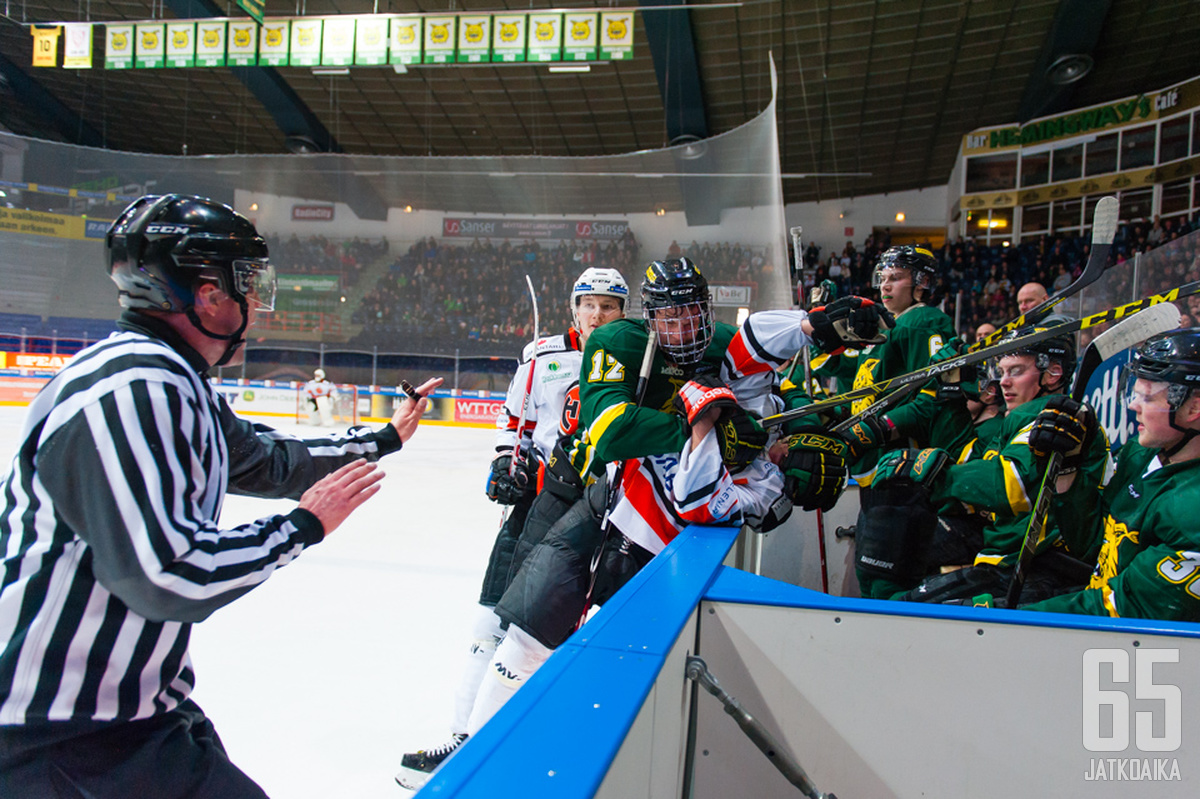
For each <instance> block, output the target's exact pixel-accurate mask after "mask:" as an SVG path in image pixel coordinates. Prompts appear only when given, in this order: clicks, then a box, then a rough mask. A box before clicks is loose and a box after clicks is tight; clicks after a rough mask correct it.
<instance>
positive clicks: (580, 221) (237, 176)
mask: <svg viewBox="0 0 1200 799" xmlns="http://www.w3.org/2000/svg"><path fill="white" fill-rule="evenodd" d="M0 155H2V156H3V164H2V166H3V171H2V173H0V174H2V175H3V177H4V181H0V189H3V191H4V192H5V196H3V197H0V206H3V205H7V206H8V207H7V208H5V207H0V269H3V270H4V274H5V275H6V278H7V279H6V280H5V281H4V282H3V284H2V285H0V333H9V334H12V335H13V336H19V335H20V334H21V332H22V330H24V332H25V334H26V335H28V336H38V335H41V336H50V335H52V331H57V332H56V333H53V335H55V336H56V337H57V339H65V338H68V337H70V338H74V339H77V340H83V339H90V340H93V341H94V340H95V339H96V338H97V337H100V336H103V335H106V334H107V332H109V331H111V330H112V329H113V328H112V321H113V320H114V319H115V318H116V316H117V314H118V308H117V293H116V288H115V286H114V285H113V284H112V283H111V281H110V280H109V279H108V276H107V273H106V269H105V251H104V246H103V242H104V234H105V231H106V229H107V226H108V224H109V223H110V222H111V220H113V219H114V218H115V217H116V216H117V215H118V214H119V213H120V212H121V210H122V209H123V208H124V207H125V206H126V205H127V204H128V203H129V202H130V201H131V200H132V199H134V198H135V197H137V196H140V195H142V194H144V193H154V194H162V193H167V192H180V193H191V194H199V195H203V196H207V197H211V198H213V199H216V200H219V201H221V202H225V203H228V204H230V205H232V206H233V207H234V208H236V209H237V210H238V211H240V212H241V213H243V214H245V215H246V216H247V217H249V218H250V219H251V220H252V221H253V222H254V223H255V225H256V226H257V228H258V229H259V231H260V233H262V234H263V236H264V237H265V238H266V239H267V242H268V245H269V248H270V260H271V263H272V264H273V265H274V267H275V271H276V273H277V278H278V286H279V295H278V298H277V300H276V303H275V308H276V310H275V312H274V313H273V314H270V315H269V316H265V317H263V318H260V319H259V321H258V325H257V327H256V328H255V329H254V330H253V331H251V332H250V345H249V346H248V348H247V353H248V364H247V366H246V367H245V369H244V371H243V370H241V368H240V367H239V368H238V369H237V370H236V371H235V372H234V373H233V374H229V372H230V370H228V369H227V370H224V372H225V373H226V374H225V376H232V377H240V376H245V377H248V378H267V379H301V380H303V379H307V376H308V375H309V374H311V371H312V369H313V368H314V367H315V366H316V365H317V364H318V363H322V364H324V366H325V368H326V370H327V371H329V373H330V379H333V380H335V381H336V382H351V383H359V384H390V385H395V381H396V380H397V379H398V378H399V376H400V375H401V373H402V372H403V374H404V376H406V377H408V378H409V379H410V380H412V381H413V382H417V381H418V380H420V379H422V378H423V377H425V376H428V375H432V374H444V375H446V376H447V378H448V379H447V383H448V384H449V385H450V386H457V387H458V388H460V389H496V390H500V389H503V387H504V385H505V383H506V382H507V379H508V377H507V375H508V374H510V373H511V371H512V370H513V368H514V365H515V359H516V358H517V357H518V355H519V354H520V352H521V349H522V347H523V346H524V344H526V343H527V342H528V341H529V340H530V339H531V338H533V337H534V333H535V331H534V330H533V329H532V327H533V325H532V318H533V307H532V302H531V299H530V296H529V292H528V290H527V288H526V282H525V276H526V275H527V274H528V275H529V276H530V277H531V278H532V279H533V284H534V286H535V287H536V292H537V301H538V305H539V312H540V328H541V331H540V332H542V333H545V334H553V333H561V332H564V331H565V330H566V329H567V327H568V326H569V325H570V323H571V305H570V294H571V287H572V284H573V281H574V279H575V278H576V277H577V276H578V275H579V274H580V273H581V272H582V271H583V270H584V269H586V268H587V267H590V266H607V267H615V268H616V269H619V270H620V271H621V273H622V274H623V275H624V277H625V279H626V280H627V281H628V283H629V286H630V294H631V298H630V299H631V302H630V303H629V305H630V307H629V308H628V309H627V311H628V314H629V316H631V317H634V318H640V316H641V303H640V285H641V280H642V274H643V272H644V269H645V264H646V263H648V262H649V261H650V260H652V259H655V258H664V257H669V256H673V255H679V254H685V255H687V256H689V257H691V258H692V259H693V260H694V261H695V262H696V264H697V265H698V266H699V268H700V270H701V271H702V273H703V274H704V275H705V276H706V277H707V278H708V281H709V284H710V286H711V288H712V291H713V308H714V312H715V315H716V318H717V319H718V320H719V321H723V322H730V323H733V322H734V321H735V320H736V318H737V314H738V312H739V309H750V310H760V309H768V308H788V307H791V305H792V296H791V291H790V286H789V268H788V263H787V257H788V251H787V248H786V245H785V238H784V236H785V231H784V215H783V200H782V188H781V184H780V175H779V154H778V143H777V140H776V115H775V105H774V101H772V102H771V104H770V105H768V107H767V108H766V109H765V110H764V111H763V112H762V113H761V114H760V115H759V116H757V117H755V118H754V119H752V120H750V121H749V122H747V123H746V124H744V125H742V126H741V127H739V128H736V129H735V130H733V131H731V132H729V133H726V134H723V135H720V136H716V137H713V138H710V139H705V140H702V141H695V142H691V143H687V144H683V145H679V146H675V147H668V148H664V149H659V150H646V151H640V152H636V153H631V154H628V155H619V156H607V157H592V158H546V157H536V156H530V157H487V158H431V157H377V156H352V155H333V154H314V155H267V156H249V155H231V156H205V157H184V156H162V155H141V154H131V153H120V152H111V151H105V150H96V149H90V148H84V147H76V146H67V145H61V144H56V143H51V142H45V141H37V140H30V139H23V138H20V137H16V136H11V135H6V134H0ZM57 339H56V340H57ZM77 343H78V342H77ZM55 346H57V344H56V345H55ZM62 346H63V347H64V348H65V347H68V346H70V345H69V344H68V343H67V342H65V341H64V342H63V343H62ZM76 348H78V347H77V346H76ZM452 375H453V376H452Z"/></svg>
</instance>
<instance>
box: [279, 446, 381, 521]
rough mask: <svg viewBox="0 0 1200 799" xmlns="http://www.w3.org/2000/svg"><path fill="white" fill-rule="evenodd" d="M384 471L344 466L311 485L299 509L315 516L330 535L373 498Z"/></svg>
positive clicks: (372, 465)
mask: <svg viewBox="0 0 1200 799" xmlns="http://www.w3.org/2000/svg"><path fill="white" fill-rule="evenodd" d="M382 479H383V470H381V469H380V468H379V464H377V463H370V462H368V461H365V460H357V461H354V462H352V463H347V464H346V465H345V466H343V467H342V468H340V469H338V470H337V471H336V472H333V473H332V474H327V475H325V476H324V477H322V478H321V479H320V480H318V481H317V482H315V483H313V484H312V487H311V488H309V489H308V490H307V491H305V492H304V494H303V495H302V496H301V497H300V507H302V508H304V509H305V510H306V511H308V512H309V513H311V514H312V515H314V516H316V517H317V518H318V519H320V521H321V526H323V527H324V528H325V535H329V534H330V533H332V532H333V531H334V530H336V529H337V528H338V526H339V525H340V524H341V523H342V522H344V521H346V517H347V516H349V515H350V514H351V513H353V512H354V509H355V508H357V507H358V506H359V505H361V504H363V503H364V502H366V501H367V500H368V499H370V498H371V497H373V496H375V494H376V493H378V491H379V487H380V486H379V481H380V480H382Z"/></svg>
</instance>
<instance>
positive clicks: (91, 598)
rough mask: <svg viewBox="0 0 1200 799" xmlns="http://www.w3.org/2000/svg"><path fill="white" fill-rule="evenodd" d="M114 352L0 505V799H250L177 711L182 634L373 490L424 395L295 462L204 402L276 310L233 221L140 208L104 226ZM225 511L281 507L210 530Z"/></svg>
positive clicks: (57, 400)
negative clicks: (216, 378) (114, 290)
mask: <svg viewBox="0 0 1200 799" xmlns="http://www.w3.org/2000/svg"><path fill="white" fill-rule="evenodd" d="M107 250H108V269H109V274H110V275H111V277H112V279H113V280H114V281H115V282H116V284H117V287H118V289H119V293H120V302H121V306H122V307H123V308H124V309H125V310H124V312H123V313H122V316H121V318H120V320H119V322H118V323H117V325H118V328H119V330H118V332H117V333H114V334H113V335H112V336H110V337H109V338H108V339H106V340H104V341H102V342H100V343H98V344H96V345H94V346H92V347H89V348H88V349H86V350H83V351H82V352H80V353H79V354H78V355H76V356H75V358H73V359H72V361H71V362H70V364H69V365H68V366H67V367H66V368H65V369H63V370H62V372H60V373H59V374H58V375H57V376H56V377H55V378H54V379H53V380H51V381H50V382H49V383H48V384H47V385H46V387H45V388H44V389H43V390H42V391H41V393H39V394H38V396H37V397H36V398H35V399H34V401H33V402H32V404H31V405H30V408H29V416H28V419H27V421H26V422H25V426H24V430H23V436H24V440H23V441H22V443H21V445H20V448H19V449H18V451H17V453H16V455H15V456H14V457H13V460H12V463H11V471H10V472H9V474H8V475H7V476H6V477H5V478H4V480H3V486H2V488H3V497H2V498H0V502H2V505H0V796H3V797H5V798H6V799H16V798H17V797H122V798H124V797H131V796H152V797H176V796H179V797H183V796H187V797H221V798H222V799H228V798H230V797H234V798H236V797H262V796H264V795H265V794H264V793H263V791H262V789H261V788H259V786H258V785H257V784H255V783H254V781H253V780H251V779H250V778H249V777H247V776H246V775H245V774H243V773H242V771H241V770H240V769H238V768H237V767H236V766H234V765H233V764H232V763H230V761H229V759H228V758H227V757H226V755H225V752H224V749H223V747H222V745H221V741H220V738H219V737H218V736H217V734H216V731H215V730H214V729H213V726H212V724H211V723H210V722H209V720H208V719H207V718H206V717H205V715H204V713H203V711H202V710H201V709H200V708H199V707H198V706H197V705H196V704H195V703H194V702H192V701H190V700H189V699H188V695H189V693H190V692H191V690H192V685H193V682H194V676H193V673H192V666H191V661H190V659H189V657H188V636H189V634H190V632H191V625H192V624H193V623H194V622H198V621H201V620H203V619H205V618H207V617H208V615H209V614H210V613H212V612H213V611H214V610H216V609H217V608H219V607H221V606H223V605H225V604H227V603H229V602H232V601H233V600H234V599H237V598H238V597H240V596H241V595H243V594H245V593H246V592H247V591H249V590H250V589H252V588H254V587H255V586H257V585H258V584H259V583H261V582H263V581H264V580H266V579H267V578H268V577H269V576H271V574H272V572H273V571H274V570H275V569H277V568H279V567H280V566H283V565H285V564H287V563H288V562H290V561H291V560H292V559H293V558H295V557H296V556H297V555H299V554H300V552H301V550H303V549H304V548H305V547H308V546H311V545H312V544H316V543H319V542H320V541H321V540H322V539H323V538H324V537H325V536H326V535H328V534H329V533H331V532H332V531H333V530H334V529H335V528H336V527H337V526H338V525H339V524H341V523H342V521H344V520H345V519H346V517H347V516H348V515H349V514H350V513H351V512H352V511H353V510H354V509H355V508H357V507H358V506H359V505H361V504H362V503H363V502H365V501H366V500H367V499H369V498H370V497H371V496H373V495H374V494H375V493H376V492H377V491H378V490H379V480H380V479H381V478H382V476H383V474H382V472H380V471H377V470H376V465H375V463H374V461H377V460H378V459H379V458H380V457H382V456H383V455H386V454H388V453H390V452H395V451H397V450H399V449H400V447H401V445H402V443H403V442H405V441H407V440H408V438H409V437H410V436H412V434H413V433H414V432H415V431H416V428H417V422H418V420H419V419H420V416H421V413H422V411H423V410H424V407H425V405H426V404H427V402H428V400H426V399H425V395H427V394H428V393H429V392H430V391H432V390H433V389H434V388H436V387H437V386H438V385H439V384H440V383H441V380H440V379H435V380H431V381H429V382H427V383H425V384H424V385H423V386H421V387H420V388H419V389H417V390H416V393H418V394H420V397H418V398H416V399H415V400H414V399H408V400H405V401H404V402H401V403H400V405H399V407H398V409H397V411H396V414H395V416H393V417H392V420H391V423H390V424H389V425H385V426H384V427H383V428H382V429H380V430H377V431H374V432H372V431H369V430H367V429H366V428H356V429H354V430H352V431H350V432H348V433H346V434H340V435H337V436H334V437H330V438H324V439H315V440H309V441H301V440H298V439H293V438H290V437H287V436H284V435H281V434H279V433H276V432H274V431H272V430H270V429H269V428H266V427H264V426H261V425H252V424H250V423H249V422H246V421H244V420H242V419H239V418H238V417H236V416H235V415H234V414H233V412H232V411H231V410H230V409H229V406H228V405H226V403H225V402H224V400H222V399H221V396H220V395H219V394H218V393H217V392H216V391H214V390H213V388H212V386H210V385H209V382H208V370H209V369H210V368H211V367H213V366H218V365H225V364H236V363H240V362H241V360H242V358H243V357H244V352H243V350H242V345H243V344H244V343H245V338H244V334H245V332H246V330H247V329H248V328H249V327H250V326H251V325H252V324H253V322H254V319H255V315H256V313H257V312H259V311H269V310H271V308H272V305H273V303H274V297H275V275H274V270H273V269H272V267H271V265H270V264H269V263H268V261H267V246H266V243H265V242H264V241H263V239H262V238H261V237H260V236H259V235H258V232H257V231H256V230H255V229H254V226H253V225H252V224H251V223H250V222H249V221H248V220H246V219H245V218H244V217H242V216H240V215H239V214H237V213H235V212H234V211H233V210H232V209H231V208H229V207H228V206H225V205H221V204H220V203H216V202H213V201H211V200H207V199H204V198H201V197H192V196H184V195H177V194H171V195H165V196H162V197H153V196H149V197H142V198H141V199H139V200H137V201H136V202H134V203H133V204H132V205H130V206H129V207H128V208H127V209H125V211H124V212H123V213H122V214H121V216H120V217H119V218H118V219H117V221H116V222H115V223H113V226H112V228H110V229H109V231H108V237H107ZM227 491H232V492H235V493H239V494H251V495H255V496H262V497H290V498H293V499H299V500H300V502H299V506H298V507H297V508H296V509H295V510H293V511H292V512H291V513H288V514H285V515H280V516H271V517H268V518H264V519H259V520H258V521H255V522H251V523H249V524H245V525H241V526H239V527H234V528H232V529H222V528H220V527H219V526H218V524H217V519H218V517H219V515H220V512H221V504H222V502H223V500H224V498H225V494H226V492H227Z"/></svg>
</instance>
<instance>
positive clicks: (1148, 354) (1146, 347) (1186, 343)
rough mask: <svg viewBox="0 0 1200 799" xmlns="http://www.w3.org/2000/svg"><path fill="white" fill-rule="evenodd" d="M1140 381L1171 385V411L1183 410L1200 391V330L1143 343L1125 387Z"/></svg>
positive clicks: (1128, 370) (1127, 369)
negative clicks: (1191, 394)
mask: <svg viewBox="0 0 1200 799" xmlns="http://www.w3.org/2000/svg"><path fill="white" fill-rule="evenodd" d="M1139 377H1140V378H1143V379H1145V380H1150V381H1153V382H1156V383H1167V384H1168V388H1167V402H1168V403H1169V404H1170V406H1171V410H1176V409H1177V408H1179V406H1180V405H1182V404H1183V403H1184V401H1185V400H1186V399H1187V398H1188V395H1189V394H1190V393H1191V390H1192V389H1194V388H1200V328H1196V327H1191V328H1185V329H1182V330H1172V331H1171V332H1169V333H1162V334H1161V335H1157V336H1154V337H1152V338H1150V339H1147V340H1146V341H1145V342H1143V344H1142V346H1140V347H1138V348H1137V349H1136V350H1134V353H1133V359H1132V360H1131V361H1130V362H1129V365H1128V366H1126V367H1125V375H1124V380H1123V383H1124V384H1127V385H1130V386H1131V385H1132V384H1133V382H1134V380H1136V379H1137V378H1139Z"/></svg>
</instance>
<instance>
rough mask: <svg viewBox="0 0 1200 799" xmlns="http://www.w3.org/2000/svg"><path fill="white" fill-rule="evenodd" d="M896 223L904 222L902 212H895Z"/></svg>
mask: <svg viewBox="0 0 1200 799" xmlns="http://www.w3.org/2000/svg"><path fill="white" fill-rule="evenodd" d="M896 221H897V222H903V221H904V212H903V211H897V212H896Z"/></svg>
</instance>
